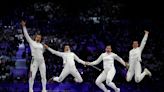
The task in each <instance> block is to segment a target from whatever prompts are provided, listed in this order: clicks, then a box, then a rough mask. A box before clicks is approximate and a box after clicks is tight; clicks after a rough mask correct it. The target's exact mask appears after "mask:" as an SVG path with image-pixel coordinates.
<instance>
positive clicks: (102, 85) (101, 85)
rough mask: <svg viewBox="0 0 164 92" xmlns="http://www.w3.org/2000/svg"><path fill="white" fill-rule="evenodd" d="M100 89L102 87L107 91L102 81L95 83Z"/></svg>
mask: <svg viewBox="0 0 164 92" xmlns="http://www.w3.org/2000/svg"><path fill="white" fill-rule="evenodd" d="M96 85H97V86H98V87H99V88H100V89H102V90H103V91H104V92H107V91H108V89H107V88H106V87H105V85H104V84H103V83H99V84H96Z"/></svg>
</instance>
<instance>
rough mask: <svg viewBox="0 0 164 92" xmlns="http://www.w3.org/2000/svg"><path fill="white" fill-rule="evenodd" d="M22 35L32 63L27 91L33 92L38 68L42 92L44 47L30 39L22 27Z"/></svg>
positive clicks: (44, 89)
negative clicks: (28, 48) (28, 46)
mask: <svg viewBox="0 0 164 92" xmlns="http://www.w3.org/2000/svg"><path fill="white" fill-rule="evenodd" d="M23 33H24V36H25V38H26V39H27V41H28V43H29V45H30V48H31V55H32V61H31V65H30V78H29V91H30V92H33V84H34V79H35V76H36V73H37V70H38V68H39V71H40V75H41V81H42V88H43V91H46V82H47V80H46V66H45V61H44V57H43V52H44V47H43V45H42V44H41V43H38V42H36V41H34V40H32V39H31V38H30V36H29V35H28V33H27V29H26V27H23Z"/></svg>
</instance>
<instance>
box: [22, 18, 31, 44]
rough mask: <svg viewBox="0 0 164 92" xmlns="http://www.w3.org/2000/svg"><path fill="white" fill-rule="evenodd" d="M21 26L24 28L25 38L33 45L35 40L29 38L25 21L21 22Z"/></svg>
mask: <svg viewBox="0 0 164 92" xmlns="http://www.w3.org/2000/svg"><path fill="white" fill-rule="evenodd" d="M21 25H22V28H23V33H24V36H25V38H26V40H27V41H28V42H29V43H32V42H33V40H32V39H31V37H30V36H29V34H28V32H27V28H26V23H25V22H24V21H22V22H21Z"/></svg>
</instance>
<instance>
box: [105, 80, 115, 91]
mask: <svg viewBox="0 0 164 92" xmlns="http://www.w3.org/2000/svg"><path fill="white" fill-rule="evenodd" d="M107 85H108V86H109V87H111V88H112V89H114V90H115V91H116V90H117V87H116V85H115V84H114V83H113V82H108V83H107Z"/></svg>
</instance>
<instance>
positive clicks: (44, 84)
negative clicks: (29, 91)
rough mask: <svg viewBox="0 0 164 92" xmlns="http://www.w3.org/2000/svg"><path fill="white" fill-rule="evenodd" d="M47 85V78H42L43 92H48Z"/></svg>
mask: <svg viewBox="0 0 164 92" xmlns="http://www.w3.org/2000/svg"><path fill="white" fill-rule="evenodd" d="M46 83H47V80H46V78H42V88H43V90H46Z"/></svg>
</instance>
